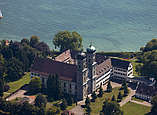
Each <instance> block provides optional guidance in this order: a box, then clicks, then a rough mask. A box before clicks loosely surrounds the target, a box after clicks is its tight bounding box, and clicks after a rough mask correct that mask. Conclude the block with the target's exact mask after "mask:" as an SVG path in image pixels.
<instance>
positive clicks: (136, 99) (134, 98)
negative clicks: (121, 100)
mask: <svg viewBox="0 0 157 115" xmlns="http://www.w3.org/2000/svg"><path fill="white" fill-rule="evenodd" d="M131 100H135V101H139V102H143V100H141V99H138V98H136V97H132V98H131Z"/></svg>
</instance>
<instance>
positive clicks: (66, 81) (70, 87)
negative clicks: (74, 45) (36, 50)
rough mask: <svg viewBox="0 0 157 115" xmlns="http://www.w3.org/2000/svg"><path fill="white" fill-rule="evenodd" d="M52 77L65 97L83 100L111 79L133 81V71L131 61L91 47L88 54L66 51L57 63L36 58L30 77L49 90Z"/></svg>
mask: <svg viewBox="0 0 157 115" xmlns="http://www.w3.org/2000/svg"><path fill="white" fill-rule="evenodd" d="M49 74H58V76H59V79H60V83H61V89H62V91H63V92H64V93H68V94H71V95H75V96H76V97H77V99H78V100H82V99H84V98H86V97H87V95H89V94H91V93H92V92H93V91H95V90H96V89H98V88H99V87H100V86H101V85H105V84H106V83H107V82H108V81H109V79H110V78H111V77H112V76H113V78H116V79H117V78H118V79H123V78H127V77H131V76H132V74H133V68H132V64H131V63H130V62H129V61H124V60H120V59H112V58H107V57H106V56H104V55H102V54H96V49H95V47H94V46H92V45H90V46H89V48H87V50H86V53H83V52H73V51H70V50H67V51H65V52H63V53H62V54H60V55H59V56H57V57H56V58H55V59H54V60H52V59H47V58H45V59H41V58H36V59H35V61H34V64H33V65H32V67H31V77H34V76H39V77H40V78H41V80H42V83H44V84H45V86H46V82H47V79H48V76H49Z"/></svg>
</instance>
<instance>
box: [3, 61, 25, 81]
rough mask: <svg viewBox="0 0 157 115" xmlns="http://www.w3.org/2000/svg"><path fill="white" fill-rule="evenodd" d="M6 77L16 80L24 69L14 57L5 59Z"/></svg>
mask: <svg viewBox="0 0 157 115" xmlns="http://www.w3.org/2000/svg"><path fill="white" fill-rule="evenodd" d="M6 67H7V79H8V80H11V81H15V80H18V79H19V78H21V77H22V75H23V73H24V70H23V64H22V62H21V61H19V60H18V59H16V58H11V59H9V60H8V61H7V65H6Z"/></svg>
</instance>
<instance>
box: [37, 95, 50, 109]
mask: <svg viewBox="0 0 157 115" xmlns="http://www.w3.org/2000/svg"><path fill="white" fill-rule="evenodd" d="M46 104H47V99H46V97H45V96H43V95H41V94H39V95H38V96H37V97H36V99H35V106H37V107H39V108H41V107H46Z"/></svg>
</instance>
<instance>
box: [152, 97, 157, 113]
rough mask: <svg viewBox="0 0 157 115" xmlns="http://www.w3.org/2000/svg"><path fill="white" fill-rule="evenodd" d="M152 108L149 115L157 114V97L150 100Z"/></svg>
mask: <svg viewBox="0 0 157 115" xmlns="http://www.w3.org/2000/svg"><path fill="white" fill-rule="evenodd" d="M151 103H152V108H151V115H156V114H157V95H156V96H154V97H153V98H152V101H151Z"/></svg>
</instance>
